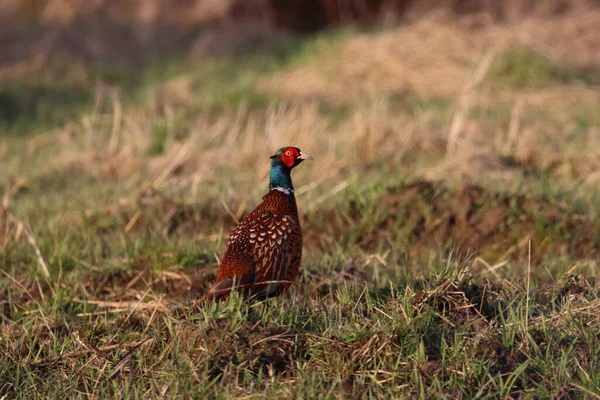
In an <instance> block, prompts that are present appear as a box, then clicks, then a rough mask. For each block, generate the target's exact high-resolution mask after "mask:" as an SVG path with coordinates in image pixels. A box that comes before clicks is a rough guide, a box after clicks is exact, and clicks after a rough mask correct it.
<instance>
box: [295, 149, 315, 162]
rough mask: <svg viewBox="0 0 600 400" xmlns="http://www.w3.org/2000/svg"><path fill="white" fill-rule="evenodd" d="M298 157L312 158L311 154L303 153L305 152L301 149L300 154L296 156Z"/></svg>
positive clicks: (302, 158)
mask: <svg viewBox="0 0 600 400" xmlns="http://www.w3.org/2000/svg"><path fill="white" fill-rule="evenodd" d="M298 158H299V159H300V160H312V159H313V158H312V156H311V155H310V154H308V153H305V152H303V151H301V152H300V155H299V156H298Z"/></svg>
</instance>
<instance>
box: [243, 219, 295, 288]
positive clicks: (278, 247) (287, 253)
mask: <svg viewBox="0 0 600 400" xmlns="http://www.w3.org/2000/svg"><path fill="white" fill-rule="evenodd" d="M296 224H297V222H296V221H295V220H294V218H293V217H291V216H290V215H275V214H274V213H273V212H271V211H263V212H262V213H261V215H260V217H259V218H257V220H256V221H254V223H253V224H252V225H251V226H249V229H248V234H249V236H248V238H249V243H250V244H251V245H252V246H254V260H255V262H256V270H255V275H256V281H255V284H254V290H253V297H255V298H265V297H269V296H272V295H274V294H275V293H276V292H277V289H278V288H279V285H280V283H281V280H282V279H285V276H286V275H287V269H288V267H289V265H290V260H291V258H292V257H291V240H292V232H293V229H294V227H295V225H296Z"/></svg>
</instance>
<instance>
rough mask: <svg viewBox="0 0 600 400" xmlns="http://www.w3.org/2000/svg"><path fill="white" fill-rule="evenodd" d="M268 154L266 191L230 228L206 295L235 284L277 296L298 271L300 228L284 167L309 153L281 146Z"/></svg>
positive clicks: (226, 290) (219, 294)
mask: <svg viewBox="0 0 600 400" xmlns="http://www.w3.org/2000/svg"><path fill="white" fill-rule="evenodd" d="M271 158H272V162H271V179H270V183H269V189H270V190H269V193H267V194H266V195H264V196H263V202H262V203H261V204H260V205H259V206H258V207H256V208H255V209H254V211H252V212H251V213H250V214H248V216H246V218H244V219H243V220H242V221H241V222H240V223H239V225H237V226H236V227H235V228H234V229H233V231H231V233H230V235H229V240H228V242H227V245H226V247H225V251H224V253H223V257H222V259H221V265H220V266H219V272H218V275H217V283H216V284H215V285H214V286H213V287H211V288H210V289H209V290H208V292H207V298H208V299H214V298H223V297H227V296H228V295H229V292H230V291H231V289H232V288H234V287H236V286H237V287H239V289H240V290H241V292H242V293H244V294H247V295H249V296H251V297H253V298H266V297H270V296H274V295H278V294H281V293H283V292H285V291H286V290H287V289H288V288H289V286H290V285H291V284H292V283H293V281H294V279H295V278H296V276H297V275H298V272H299V270H300V264H301V262H302V232H301V230H300V222H299V219H298V208H297V205H296V198H295V196H294V187H293V185H292V180H291V176H290V172H291V170H292V169H293V168H294V167H296V166H297V165H298V164H300V163H301V162H302V161H303V160H305V159H312V157H310V155H308V154H306V153H303V152H302V151H301V150H300V149H298V148H296V147H284V148H282V149H280V150H279V151H277V152H276V153H275V155H273V156H272V157H271Z"/></svg>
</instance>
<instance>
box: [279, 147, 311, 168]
mask: <svg viewBox="0 0 600 400" xmlns="http://www.w3.org/2000/svg"><path fill="white" fill-rule="evenodd" d="M271 159H273V165H277V164H282V165H285V166H286V167H287V168H289V169H292V168H294V167H295V166H297V165H298V164H300V163H301V162H302V161H304V160H312V159H313V158H312V157H311V155H310V154H307V153H303V152H302V150H300V149H299V148H297V147H282V148H281V149H279V150H277V152H275V154H273V155H272V156H271Z"/></svg>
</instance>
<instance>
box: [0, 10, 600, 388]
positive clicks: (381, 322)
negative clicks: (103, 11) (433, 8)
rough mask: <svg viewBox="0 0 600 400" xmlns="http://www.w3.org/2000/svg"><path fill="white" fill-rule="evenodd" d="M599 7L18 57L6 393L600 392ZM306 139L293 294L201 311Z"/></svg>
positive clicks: (1, 255) (2, 369) (6, 218)
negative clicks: (190, 47)
mask: <svg viewBox="0 0 600 400" xmlns="http://www.w3.org/2000/svg"><path fill="white" fill-rule="evenodd" d="M598 21H600V16H599V14H598V12H597V11H594V12H591V11H586V12H584V13H580V14H577V12H575V11H574V14H573V15H571V14H569V15H566V16H565V15H561V16H560V17H557V18H555V19H541V20H536V19H535V18H532V19H530V20H527V21H526V22H522V23H519V24H518V25H511V24H512V23H506V24H503V25H496V24H491V23H488V22H485V23H480V22H477V21H473V20H472V19H469V20H468V21H465V20H462V19H456V18H454V17H453V18H449V17H447V16H445V15H437V14H436V15H431V16H428V17H426V18H422V19H419V20H415V21H410V22H406V23H402V24H400V25H399V26H395V25H392V26H390V27H386V28H377V29H368V30H364V29H359V28H341V29H338V30H333V31H330V32H326V33H320V34H316V35H313V36H308V37H301V38H298V37H296V38H294V37H291V38H289V39H286V40H287V41H285V42H284V43H283V44H281V43H280V44H276V45H272V44H269V45H268V46H264V47H260V48H258V49H255V50H252V51H247V52H245V53H244V54H243V55H242V56H240V55H219V56H212V57H203V58H201V59H197V58H194V57H186V56H185V55H170V56H169V58H168V59H160V58H159V59H156V60H153V61H152V62H149V63H146V64H144V65H143V66H139V65H129V64H125V65H121V64H119V65H117V66H115V65H112V64H111V65H103V64H98V63H95V64H90V63H89V62H88V61H85V60H83V61H82V60H79V59H72V60H71V59H63V58H56V59H55V58H53V57H51V56H48V55H46V56H45V57H44V58H43V59H42V60H37V62H34V61H35V60H34V61H31V62H22V63H19V64H14V63H8V64H3V66H2V68H0V79H1V82H2V85H0V117H1V118H0V126H1V130H0V161H1V165H2V170H1V171H0V182H1V183H2V184H3V187H2V188H1V189H0V190H1V191H0V194H1V195H2V200H3V203H2V208H1V209H0V272H1V273H2V277H1V278H0V329H1V331H2V335H1V337H0V353H1V355H2V357H0V397H1V398H48V397H50V398H53V397H58V396H64V394H65V393H66V394H68V396H70V397H86V398H105V397H109V398H113V397H120V398H164V397H168V398H181V397H184V398H188V397H191V398H205V397H206V398H236V397H237V398H253V397H263V396H266V397H267V398H311V399H312V398H402V397H411V398H457V397H464V398H472V397H476V398H498V397H502V398H599V397H600V383H599V382H600V333H599V332H600V298H599V297H598V296H599V295H600V290H599V288H598V284H599V282H600V269H599V268H598V257H599V253H600V225H599V224H598V222H597V220H598V210H599V206H600V197H599V196H598V183H599V182H600V95H599V93H600V64H599V62H600V60H597V59H595V56H594V55H596V54H600V53H599V52H598V48H599V45H600V37H599V36H598V32H597V29H596V28H595V27H597V26H598V25H597V24H598V23H600V22H598ZM549 27H553V29H554V28H555V27H560V29H559V30H560V32H561V34H560V35H558V34H557V33H556V30H551V29H549ZM557 29H558V28H557ZM569 35H571V36H569ZM569 49H577V51H571V52H570V51H569ZM284 145H294V146H298V147H300V148H302V149H303V150H305V151H306V152H308V153H310V154H311V155H313V157H314V158H315V161H314V162H312V163H309V162H306V163H303V164H302V165H301V166H299V167H298V168H297V169H295V170H294V172H293V180H294V184H295V187H296V194H297V200H298V204H299V209H300V214H301V224H302V228H303V232H304V256H303V269H302V273H301V277H300V279H299V282H298V283H297V284H296V285H295V287H293V288H292V290H291V292H290V293H289V294H287V295H285V296H283V297H280V298H276V299H271V300H268V301H266V302H259V303H253V304H249V303H248V302H247V301H245V300H244V299H241V298H239V297H237V296H233V297H232V298H231V299H229V300H228V301H226V302H224V303H220V304H214V303H211V304H207V303H206V302H204V301H202V299H201V295H202V293H204V291H205V290H206V289H207V288H208V287H209V286H210V285H211V284H212V283H214V280H215V278H216V271H217V266H218V261H219V257H220V256H221V253H222V251H223V248H224V244H225V241H226V240H227V235H228V232H229V231H230V230H231V228H232V227H233V226H234V225H235V223H236V222H237V221H239V220H240V218H242V217H243V216H244V215H245V214H247V213H248V212H249V211H250V210H251V209H252V208H253V207H254V206H255V205H256V204H258V202H259V201H260V197H261V195H263V194H264V193H265V191H266V190H267V187H268V182H267V179H268V178H267V176H268V170H269V165H270V163H269V161H270V160H269V158H268V157H269V156H270V155H271V154H272V153H273V152H274V151H275V150H277V149H278V148H280V147H282V146H284Z"/></svg>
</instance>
